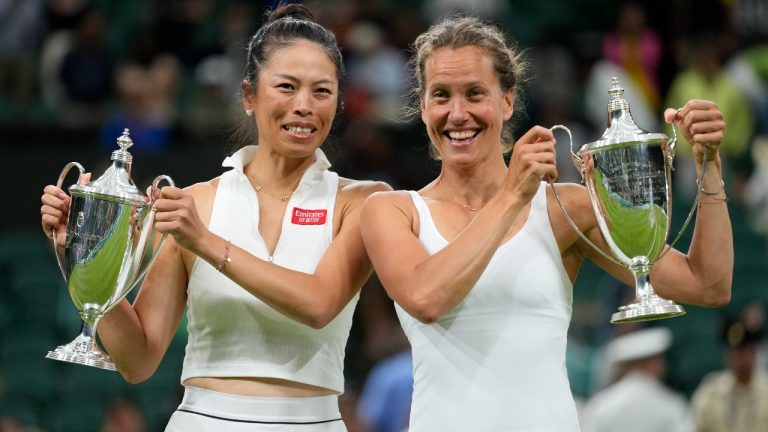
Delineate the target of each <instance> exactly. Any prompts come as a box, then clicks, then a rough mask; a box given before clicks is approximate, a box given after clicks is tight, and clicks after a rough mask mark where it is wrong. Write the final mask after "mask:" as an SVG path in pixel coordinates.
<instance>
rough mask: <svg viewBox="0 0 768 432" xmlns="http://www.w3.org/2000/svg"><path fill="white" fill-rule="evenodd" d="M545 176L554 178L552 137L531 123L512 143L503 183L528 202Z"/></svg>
mask: <svg viewBox="0 0 768 432" xmlns="http://www.w3.org/2000/svg"><path fill="white" fill-rule="evenodd" d="M544 179H552V180H553V181H554V180H556V179H557V165H556V164H555V136H554V135H553V134H552V131H551V130H549V129H547V128H545V127H542V126H534V127H532V128H531V129H530V130H529V131H528V132H526V133H525V134H524V135H523V136H521V137H520V139H518V140H517V141H516V142H515V146H514V147H513V149H512V156H511V158H510V161H509V170H508V171H507V177H506V180H505V183H506V187H507V188H508V190H510V191H511V192H512V193H517V194H519V196H520V198H521V199H522V200H523V201H524V202H529V201H530V200H531V199H533V196H534V195H536V191H538V190H539V185H540V184H541V181H542V180H544Z"/></svg>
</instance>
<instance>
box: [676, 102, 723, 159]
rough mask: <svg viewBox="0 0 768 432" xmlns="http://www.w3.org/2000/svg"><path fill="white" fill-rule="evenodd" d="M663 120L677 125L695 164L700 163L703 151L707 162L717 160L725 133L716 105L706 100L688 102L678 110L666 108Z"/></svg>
mask: <svg viewBox="0 0 768 432" xmlns="http://www.w3.org/2000/svg"><path fill="white" fill-rule="evenodd" d="M664 120H666V122H667V123H675V124H677V126H678V127H679V128H680V131H681V132H682V134H683V136H684V137H685V139H686V141H688V142H689V143H690V144H691V148H692V151H693V156H694V160H695V161H696V162H697V163H699V164H701V163H702V161H703V159H704V150H705V149H706V150H707V161H712V160H715V159H716V158H717V155H718V151H719V148H720V143H721V142H722V141H723V133H724V132H725V119H724V118H723V113H721V112H720V110H719V109H718V107H717V104H716V103H714V102H712V101H707V100H698V99H693V100H689V101H688V102H687V103H686V104H685V105H684V106H683V107H682V108H680V109H677V110H675V109H674V108H667V109H666V111H664Z"/></svg>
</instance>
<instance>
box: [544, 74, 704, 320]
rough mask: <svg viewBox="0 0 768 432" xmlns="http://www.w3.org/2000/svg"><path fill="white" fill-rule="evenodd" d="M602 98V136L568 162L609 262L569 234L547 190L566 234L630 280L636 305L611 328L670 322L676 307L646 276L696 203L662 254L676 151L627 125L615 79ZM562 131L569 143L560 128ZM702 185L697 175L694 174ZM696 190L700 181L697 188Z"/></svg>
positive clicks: (623, 310) (663, 139)
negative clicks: (588, 203) (587, 201)
mask: <svg viewBox="0 0 768 432" xmlns="http://www.w3.org/2000/svg"><path fill="white" fill-rule="evenodd" d="M611 84H612V85H611V89H610V90H609V92H608V94H609V95H610V97H611V99H610V101H609V103H608V128H607V129H606V130H605V132H604V133H603V135H602V136H601V137H600V139H598V140H597V141H595V142H592V143H588V144H584V145H583V146H582V147H581V148H580V149H579V150H578V152H576V153H574V152H573V142H571V158H572V160H573V163H574V165H575V166H576V168H577V169H578V170H579V171H580V173H581V176H582V180H583V181H584V183H585V184H586V187H587V191H588V193H589V198H590V201H591V203H592V208H593V210H594V212H595V216H596V217H597V222H598V225H599V227H600V232H601V233H602V235H603V238H604V239H605V242H606V244H607V245H608V249H609V250H610V252H611V254H612V256H611V255H609V254H607V253H605V252H603V250H602V249H600V248H599V247H597V246H596V245H594V244H593V243H592V242H591V241H590V240H589V239H588V238H587V237H586V236H585V235H584V234H583V233H582V232H581V231H580V230H579V229H578V227H577V226H576V224H575V223H574V222H573V219H572V218H571V217H570V216H569V215H568V213H567V211H566V210H565V207H564V206H563V205H562V203H561V202H560V198H559V197H558V195H557V193H556V191H555V187H554V184H553V183H552V182H550V186H551V189H552V192H553V194H554V197H555V199H556V201H557V203H558V205H559V206H560V208H561V210H562V211H563V213H564V214H565V217H566V219H567V220H568V222H569V224H570V225H571V227H573V229H574V230H576V232H577V233H578V234H579V236H580V237H581V238H582V239H583V240H585V241H586V242H587V244H589V245H590V246H591V247H593V248H594V249H595V250H596V251H598V252H599V253H601V254H602V255H603V256H605V257H606V258H608V259H610V260H611V261H613V262H615V263H617V264H619V265H622V266H624V267H626V268H628V269H629V270H630V271H631V272H632V274H633V276H634V278H635V300H634V301H633V302H632V303H630V304H628V305H624V306H621V307H619V310H618V311H617V312H616V313H614V314H613V315H612V317H611V322H612V323H629V322H635V321H650V320H655V319H661V318H670V317H675V316H679V315H683V314H685V311H684V310H683V308H682V306H680V305H678V304H676V303H674V302H672V301H670V300H666V299H663V298H661V297H659V296H658V295H657V294H656V293H654V291H653V287H652V286H651V282H650V277H649V276H650V273H651V267H652V265H653V263H655V262H656V261H658V260H659V259H660V258H661V257H662V256H663V255H664V254H665V253H666V252H667V251H669V250H670V249H671V248H672V246H674V244H675V243H676V242H677V240H679V238H680V235H681V234H682V233H683V232H684V231H685V229H686V227H687V226H688V223H689V222H690V221H691V218H692V216H693V214H694V212H695V209H696V203H697V202H698V198H699V196H700V194H701V186H699V191H698V193H697V194H696V200H695V202H694V204H693V207H692V208H691V211H690V213H689V214H688V217H687V219H686V221H685V222H684V224H683V227H682V228H681V230H680V233H679V234H678V235H677V236H676V238H675V239H674V241H672V243H671V244H670V245H669V246H666V247H665V245H666V241H667V238H668V235H669V226H670V222H671V214H672V212H671V209H672V195H671V190H672V187H671V171H672V163H673V158H674V152H675V146H676V144H677V133H676V132H675V129H674V127H673V129H672V131H673V138H672V139H670V138H669V137H668V136H667V135H666V134H663V133H649V132H646V131H644V130H642V129H640V128H639V127H638V126H637V125H636V124H635V122H634V121H633V120H632V116H631V114H630V109H629V102H628V101H627V100H626V99H624V98H623V97H622V96H623V93H624V89H623V88H621V87H620V85H619V81H618V79H617V78H613V79H612V83H611ZM556 129H562V130H564V131H566V132H567V133H568V135H569V137H570V136H571V133H570V131H569V130H568V128H566V127H565V126H561V125H557V126H554V127H552V130H553V131H554V130H556ZM701 176H702V178H703V177H704V172H702V173H701ZM698 184H699V185H701V181H699V182H698Z"/></svg>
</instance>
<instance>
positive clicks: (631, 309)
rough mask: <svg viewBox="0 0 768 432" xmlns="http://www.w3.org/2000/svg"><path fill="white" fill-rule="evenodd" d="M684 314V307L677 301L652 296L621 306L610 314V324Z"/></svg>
mask: <svg viewBox="0 0 768 432" xmlns="http://www.w3.org/2000/svg"><path fill="white" fill-rule="evenodd" d="M680 315H685V309H683V307H682V306H680V305H678V304H677V303H675V302H673V301H671V300H666V299H663V298H661V297H658V296H655V295H654V296H652V297H651V298H649V299H646V300H644V301H643V302H640V303H631V304H628V305H626V306H621V307H620V308H619V311H618V312H616V313H614V314H613V315H612V316H611V323H612V324H625V323H633V322H640V321H653V320H658V319H664V318H673V317H676V316H680Z"/></svg>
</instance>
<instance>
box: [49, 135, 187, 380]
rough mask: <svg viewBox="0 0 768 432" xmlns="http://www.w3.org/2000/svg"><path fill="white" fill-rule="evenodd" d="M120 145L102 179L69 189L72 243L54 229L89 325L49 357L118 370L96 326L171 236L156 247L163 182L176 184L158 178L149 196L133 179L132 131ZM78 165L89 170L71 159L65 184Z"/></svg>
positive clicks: (58, 253)
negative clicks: (157, 200)
mask: <svg viewBox="0 0 768 432" xmlns="http://www.w3.org/2000/svg"><path fill="white" fill-rule="evenodd" d="M117 144H118V145H119V147H120V148H119V149H118V150H115V151H114V152H113V153H112V163H111V165H110V166H109V168H108V169H107V170H106V171H105V172H104V174H102V176H101V177H99V178H98V179H97V180H94V181H92V182H90V183H88V184H74V185H72V186H70V187H69V193H70V195H71V202H70V206H69V216H68V220H67V237H66V242H65V244H63V245H60V244H58V242H57V240H56V233H55V232H54V235H53V245H54V250H55V252H56V259H57V261H58V264H59V268H60V269H61V272H62V274H63V276H64V279H65V281H66V282H67V289H68V291H69V295H70V297H71V298H72V302H73V303H74V304H75V307H76V308H77V310H78V311H79V312H80V318H81V319H82V321H83V325H82V329H81V333H80V335H79V336H77V337H76V338H75V339H74V340H73V341H72V342H70V343H69V344H67V345H61V346H59V347H57V348H56V349H55V350H53V351H49V352H48V355H46V358H49V359H54V360H61V361H66V362H71V363H77V364H81V365H86V366H94V367H98V368H102V369H108V370H116V369H115V365H114V363H113V362H112V361H111V359H110V358H109V355H107V354H105V353H104V352H102V351H101V350H100V349H99V345H98V344H97V343H96V325H97V324H98V322H99V320H100V319H101V318H102V317H103V316H104V314H105V313H107V312H108V311H109V310H111V309H112V308H113V307H114V306H116V305H117V304H118V302H120V301H121V300H122V299H123V298H124V297H125V296H126V295H127V294H128V293H129V292H130V291H131V289H133V287H134V286H135V285H136V284H137V283H138V281H140V280H141V279H142V278H143V276H144V274H145V273H146V271H147V269H148V268H149V266H150V264H151V263H152V261H154V259H155V257H156V256H157V254H158V252H159V251H160V247H161V246H162V244H163V242H164V240H165V237H166V236H165V235H163V236H162V237H161V238H160V240H159V242H158V243H157V247H155V249H154V250H152V243H153V238H154V236H153V231H154V230H153V228H154V220H155V210H154V207H153V204H154V200H155V196H156V192H157V189H158V185H159V183H160V182H162V181H166V182H167V183H169V184H170V185H171V186H173V185H174V183H173V180H172V179H171V178H170V177H168V176H165V175H161V176H158V177H156V178H155V179H154V181H153V182H152V186H151V189H152V190H151V191H152V193H151V196H150V197H149V198H147V197H146V196H145V195H144V194H142V193H141V192H139V190H138V189H137V188H136V186H135V185H134V183H133V180H131V163H132V159H133V157H132V156H131V154H130V153H129V152H128V148H129V147H130V146H132V145H133V142H132V141H131V139H130V137H129V134H128V129H125V132H123V135H122V136H121V137H119V138H118V139H117ZM72 168H77V169H78V170H79V171H80V174H81V175H82V174H83V172H84V171H85V169H84V168H83V166H82V165H80V164H79V163H77V162H70V163H69V164H67V165H66V166H65V167H64V169H63V170H62V172H61V174H60V175H59V179H58V182H57V186H58V187H59V188H61V187H62V183H63V182H64V178H65V177H66V175H67V173H68V172H69V170H70V169H72Z"/></svg>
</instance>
